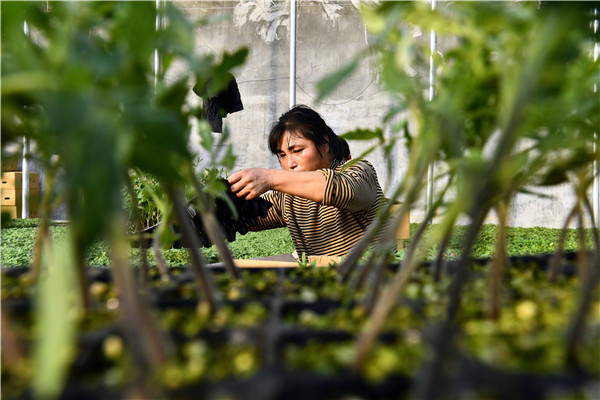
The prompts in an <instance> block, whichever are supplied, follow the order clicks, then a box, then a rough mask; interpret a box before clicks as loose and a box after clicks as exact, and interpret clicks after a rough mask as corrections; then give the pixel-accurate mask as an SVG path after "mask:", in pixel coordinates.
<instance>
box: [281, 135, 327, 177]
mask: <svg viewBox="0 0 600 400" xmlns="http://www.w3.org/2000/svg"><path fill="white" fill-rule="evenodd" d="M277 147H278V149H279V152H278V156H279V161H280V162H281V166H282V167H283V169H285V170H288V171H316V170H317V169H320V168H329V165H330V164H331V160H330V156H329V144H327V143H324V144H322V145H321V146H319V149H318V150H317V147H316V146H315V144H314V143H313V142H312V141H311V140H308V139H306V138H305V137H303V136H301V135H299V134H291V133H289V132H285V133H284V134H283V135H282V136H281V139H279V143H278V146H277ZM319 151H320V153H319Z"/></svg>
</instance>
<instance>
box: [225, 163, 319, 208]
mask: <svg viewBox="0 0 600 400" xmlns="http://www.w3.org/2000/svg"><path fill="white" fill-rule="evenodd" d="M228 181H229V183H230V184H231V190H232V191H233V192H234V193H235V194H236V195H237V196H238V197H244V198H246V199H248V200H250V199H253V198H256V197H258V196H260V195H261V194H263V193H265V192H267V191H269V190H277V191H278V192H282V193H287V194H291V195H293V196H298V197H303V198H305V199H308V200H312V201H315V202H317V203H320V202H322V201H323V192H324V190H325V175H324V174H323V172H322V171H301V172H300V171H286V170H280V169H265V168H249V169H244V170H242V171H239V172H236V173H235V174H233V175H231V176H230V177H229V179H228Z"/></svg>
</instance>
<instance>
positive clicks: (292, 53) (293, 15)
mask: <svg viewBox="0 0 600 400" xmlns="http://www.w3.org/2000/svg"><path fill="white" fill-rule="evenodd" d="M295 105H296V0H290V108H292V107H293V106H295Z"/></svg>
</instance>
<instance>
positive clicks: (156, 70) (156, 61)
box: [154, 0, 164, 88]
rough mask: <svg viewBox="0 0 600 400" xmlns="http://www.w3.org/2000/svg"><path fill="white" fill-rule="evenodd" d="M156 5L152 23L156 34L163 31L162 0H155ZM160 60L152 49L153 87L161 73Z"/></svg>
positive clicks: (156, 52)
mask: <svg viewBox="0 0 600 400" xmlns="http://www.w3.org/2000/svg"><path fill="white" fill-rule="evenodd" d="M155 4H156V19H155V22H154V28H155V30H156V31H157V32H158V31H159V30H162V29H163V24H164V22H163V0H155ZM160 67H161V59H160V53H159V51H158V49H154V87H155V88H156V86H157V85H158V76H159V75H160V73H161V70H160Z"/></svg>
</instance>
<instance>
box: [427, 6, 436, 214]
mask: <svg viewBox="0 0 600 400" xmlns="http://www.w3.org/2000/svg"><path fill="white" fill-rule="evenodd" d="M435 7H436V0H431V9H432V10H435ZM429 50H430V54H429V96H428V100H429V101H432V100H433V97H434V96H435V61H434V59H433V56H434V54H435V52H436V51H437V36H436V34H435V31H434V30H432V31H431V35H430V37H429ZM434 173H435V165H434V163H433V162H432V163H431V164H430V165H429V171H427V193H426V208H427V210H426V211H427V213H429V210H430V209H431V207H433V181H434ZM431 222H433V219H432V221H431Z"/></svg>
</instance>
